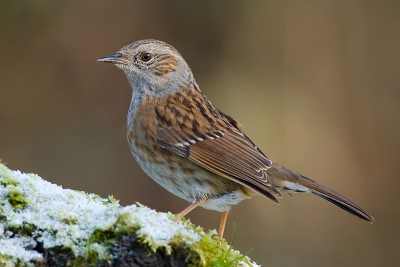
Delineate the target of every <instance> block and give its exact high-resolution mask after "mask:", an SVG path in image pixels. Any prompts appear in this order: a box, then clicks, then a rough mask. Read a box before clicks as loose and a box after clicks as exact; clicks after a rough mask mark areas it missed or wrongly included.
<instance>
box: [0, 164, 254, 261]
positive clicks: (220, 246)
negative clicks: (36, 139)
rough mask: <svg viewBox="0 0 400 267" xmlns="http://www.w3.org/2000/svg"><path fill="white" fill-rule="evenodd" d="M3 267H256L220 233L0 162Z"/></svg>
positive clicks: (1, 259)
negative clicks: (86, 191)
mask: <svg viewBox="0 0 400 267" xmlns="http://www.w3.org/2000/svg"><path fill="white" fill-rule="evenodd" d="M0 194H1V198H0V266H257V265H256V264H255V263H253V262H251V261H250V259H249V258H248V257H247V256H243V255H241V254H240V253H239V252H238V251H235V250H233V249H232V248H231V246H230V245H228V244H227V243H226V241H225V240H224V239H220V238H218V237H217V236H216V232H215V231H211V232H209V233H204V231H203V229H202V228H200V227H196V226H194V225H193V224H192V223H190V222H189V221H187V220H185V219H182V220H181V221H180V222H178V223H176V222H174V221H173V219H174V218H175V216H174V215H173V214H171V213H160V212H156V211H154V210H151V209H149V208H147V207H145V206H142V205H140V204H136V205H131V206H126V207H122V206H120V205H119V204H118V201H117V200H115V199H114V198H113V197H109V198H108V199H102V198H100V197H99V196H97V195H94V194H86V193H84V192H79V191H73V190H69V189H62V188H61V187H60V186H57V185H54V184H51V183H49V182H47V181H45V180H43V179H42V178H40V177H39V176H38V175H36V174H24V173H21V172H19V171H12V170H10V169H8V168H7V167H6V166H5V165H4V164H2V163H0Z"/></svg>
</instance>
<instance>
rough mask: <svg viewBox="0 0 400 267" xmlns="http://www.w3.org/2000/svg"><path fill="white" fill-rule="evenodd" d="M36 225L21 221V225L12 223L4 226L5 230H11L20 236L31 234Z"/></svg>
mask: <svg viewBox="0 0 400 267" xmlns="http://www.w3.org/2000/svg"><path fill="white" fill-rule="evenodd" d="M36 229H37V227H36V226H35V225H32V224H29V223H22V224H21V225H12V226H9V227H7V228H6V230H7V231H11V232H13V233H16V234H18V235H21V236H32V233H33V232H34V231H36Z"/></svg>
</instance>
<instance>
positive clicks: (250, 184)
mask: <svg viewBox="0 0 400 267" xmlns="http://www.w3.org/2000/svg"><path fill="white" fill-rule="evenodd" d="M97 61H99V62H105V63H112V64H114V65H115V66H116V67H118V68H119V69H121V70H122V71H124V73H125V75H126V77H127V79H128V81H129V83H130V86H131V87H132V90H133V92H132V99H131V103H130V107H129V111H128V115H127V139H128V143H129V146H130V150H131V152H132V154H133V156H134V158H135V159H136V161H137V163H138V165H139V166H140V167H141V168H142V169H143V170H144V172H145V173H146V174H147V175H148V176H150V177H151V178H152V179H153V180H154V181H155V182H157V183H158V184H159V185H161V186H162V187H164V188H165V189H166V190H168V191H169V192H170V193H172V194H174V195H176V196H178V197H180V198H182V199H184V200H186V201H188V202H189V203H191V204H190V205H189V206H188V207H186V208H185V209H183V210H182V211H181V212H180V213H179V214H180V215H183V216H185V215H186V214H188V213H189V212H190V211H192V210H193V209H195V208H196V207H198V206H201V207H203V208H205V209H209V210H215V211H218V212H222V216H221V221H220V225H219V231H218V236H219V237H221V238H222V237H223V233H224V229H225V225H226V221H227V217H228V213H229V211H230V210H231V208H232V207H233V206H235V205H237V204H239V202H241V201H243V200H245V199H249V198H252V197H254V196H256V195H262V196H264V197H265V198H267V199H269V200H271V201H272V202H274V203H276V204H279V202H278V200H277V198H280V197H282V194H281V192H286V193H289V194H291V193H295V192H304V193H312V194H314V195H317V196H319V197H321V198H323V199H325V200H327V201H329V202H331V203H333V204H335V205H336V206H338V207H340V208H342V209H343V210H345V211H347V212H349V213H351V214H353V215H355V216H357V217H359V218H361V219H363V220H365V221H367V222H369V223H373V222H374V218H373V217H372V216H371V215H370V214H368V213H367V212H366V211H364V210H363V209H362V208H361V207H359V206H358V205H356V204H355V203H354V202H352V201H350V200H349V199H347V198H346V197H344V196H342V195H341V194H339V193H337V192H335V191H334V190H332V189H330V188H328V187H326V186H324V185H322V184H319V183H317V182H315V181H313V180H311V179H309V178H307V177H305V176H303V175H301V174H299V173H297V172H295V171H292V170H290V169H288V168H286V167H284V166H281V165H279V164H277V163H275V162H273V161H271V160H270V159H269V158H268V157H267V156H266V155H265V154H264V153H263V152H262V151H261V149H260V148H259V147H257V146H256V145H255V143H254V142H253V141H251V140H250V138H249V137H248V136H247V135H246V134H245V133H244V131H243V130H242V126H241V124H240V123H239V122H238V121H237V120H235V119H234V118H232V117H231V116H229V115H227V114H225V113H223V112H222V111H220V110H219V109H218V108H216V107H215V106H214V105H213V104H212V103H211V102H210V100H208V98H207V97H206V96H205V95H204V94H203V92H202V91H201V90H200V87H199V86H198V84H197V83H196V80H195V78H194V76H193V73H192V70H191V69H190V67H189V65H188V64H187V63H186V61H185V60H184V59H183V57H182V56H181V54H180V53H179V52H178V51H177V50H176V49H175V48H174V47H173V46H171V45H169V44H167V43H165V42H162V41H158V40H154V39H146V40H140V41H136V42H133V43H131V44H129V45H126V46H124V47H123V48H121V49H120V50H119V51H118V52H117V53H115V54H113V55H109V56H105V57H101V58H99V59H98V60H97ZM178 217H180V216H177V218H178Z"/></svg>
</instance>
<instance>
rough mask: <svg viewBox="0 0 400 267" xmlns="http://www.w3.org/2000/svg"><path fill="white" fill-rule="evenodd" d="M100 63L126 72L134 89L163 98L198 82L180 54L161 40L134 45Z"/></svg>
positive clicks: (139, 42)
mask: <svg viewBox="0 0 400 267" xmlns="http://www.w3.org/2000/svg"><path fill="white" fill-rule="evenodd" d="M97 61H100V62H106V63H113V64H115V65H116V66H117V67H118V68H120V69H122V70H123V71H124V72H125V75H126V77H127V78H128V80H129V82H130V84H131V86H132V88H133V89H134V90H135V91H139V92H140V93H145V94H151V95H156V96H162V95H166V94H171V93H173V92H176V91H179V90H181V88H182V87H186V86H185V85H188V83H190V82H192V81H194V79H193V74H192V71H191V70H190V68H189V66H188V64H187V63H186V62H185V60H184V59H183V57H182V56H181V55H180V54H179V52H178V51H177V50H176V49H175V48H173V47H172V46H170V45H168V44H166V43H164V42H161V41H157V40H141V41H137V42H134V43H131V44H129V45H127V46H125V47H123V48H122V49H121V50H119V51H118V52H117V53H116V54H114V55H110V56H105V57H102V58H100V59H98V60H97Z"/></svg>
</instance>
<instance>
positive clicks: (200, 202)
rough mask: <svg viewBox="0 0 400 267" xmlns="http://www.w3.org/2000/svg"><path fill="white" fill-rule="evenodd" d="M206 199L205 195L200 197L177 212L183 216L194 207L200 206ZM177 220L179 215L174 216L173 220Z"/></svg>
mask: <svg viewBox="0 0 400 267" xmlns="http://www.w3.org/2000/svg"><path fill="white" fill-rule="evenodd" d="M206 201H207V198H206V197H205V198H201V199H199V200H197V201H195V202H193V203H192V204H190V205H189V206H188V207H187V208H186V209H184V210H182V211H181V212H179V214H180V215H183V216H185V215H186V214H188V213H189V212H191V211H192V210H194V209H195V208H196V207H198V206H200V205H201V204H203V203H204V202H206ZM177 221H179V217H176V218H175V222H177Z"/></svg>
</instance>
